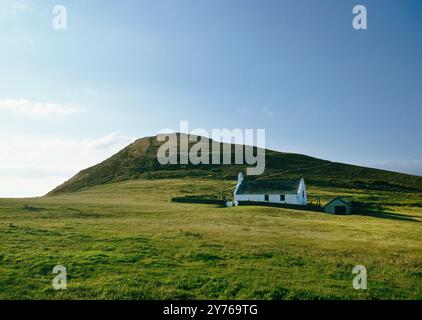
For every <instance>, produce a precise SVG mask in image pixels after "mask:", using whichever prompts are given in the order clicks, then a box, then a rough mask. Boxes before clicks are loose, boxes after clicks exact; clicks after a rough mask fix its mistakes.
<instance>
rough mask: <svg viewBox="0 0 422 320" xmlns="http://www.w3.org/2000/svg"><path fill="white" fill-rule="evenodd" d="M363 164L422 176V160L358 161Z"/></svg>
mask: <svg viewBox="0 0 422 320" xmlns="http://www.w3.org/2000/svg"><path fill="white" fill-rule="evenodd" d="M356 164H358V165H361V166H365V167H371V168H378V169H383V170H389V171H396V172H403V173H409V174H414V175H418V176H422V160H409V159H403V160H385V161H361V162H358V163H356Z"/></svg>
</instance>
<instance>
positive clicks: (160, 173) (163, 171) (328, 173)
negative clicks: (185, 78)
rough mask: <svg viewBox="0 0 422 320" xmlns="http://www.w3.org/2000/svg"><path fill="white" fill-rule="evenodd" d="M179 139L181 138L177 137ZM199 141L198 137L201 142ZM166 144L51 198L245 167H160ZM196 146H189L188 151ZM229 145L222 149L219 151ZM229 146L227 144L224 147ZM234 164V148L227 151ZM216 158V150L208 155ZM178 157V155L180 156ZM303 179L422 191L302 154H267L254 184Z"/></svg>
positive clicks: (146, 146)
mask: <svg viewBox="0 0 422 320" xmlns="http://www.w3.org/2000/svg"><path fill="white" fill-rule="evenodd" d="M179 138H180V136H179ZM198 138H199V137H198ZM161 144H162V142H159V141H157V137H156V136H154V137H145V138H142V139H139V140H137V141H135V142H134V143H132V144H130V145H129V146H127V147H126V148H124V149H123V150H121V151H120V152H118V153H117V154H115V155H113V156H112V157H110V158H109V159H107V160H105V161H103V162H102V163H100V164H98V165H95V166H93V167H91V168H88V169H85V170H83V171H81V172H80V173H78V174H77V175H76V176H74V177H73V178H71V179H70V180H68V181H67V182H65V183H64V184H62V185H60V186H58V187H57V188H55V189H54V190H52V191H51V192H50V193H49V194H48V195H58V194H61V193H65V192H74V191H78V190H82V189H85V188H88V187H93V186H96V185H102V184H106V183H112V182H121V181H128V180H134V179H146V180H149V179H169V178H185V177H200V178H212V179H223V180H233V181H235V179H236V177H237V174H238V173H239V172H240V171H244V170H245V169H246V165H223V164H221V165H192V164H188V165H165V166H163V165H161V164H160V163H159V162H158V161H157V151H158V149H159V147H160V146H161ZM194 144H195V143H190V145H189V150H190V148H191V147H192V146H193V145H194ZM224 145H225V144H222V143H221V144H220V148H221V151H222V150H223V147H224ZM226 146H227V145H226ZM229 147H230V149H231V153H232V159H234V149H235V145H234V144H232V145H230V146H229ZM210 153H211V154H212V150H210ZM178 156H179V154H178ZM301 177H305V179H306V182H307V184H308V185H310V186H316V187H336V188H354V189H370V190H380V191H403V192H421V191H422V177H419V176H413V175H408V174H402V173H396V172H390V171H384V170H378V169H372V168H365V167H360V166H354V165H348V164H342V163H336V162H331V161H327V160H322V159H317V158H313V157H309V156H305V155H301V154H292V153H283V152H277V151H273V150H266V169H265V172H264V174H263V175H261V176H258V177H255V179H263V180H277V179H280V178H281V179H283V180H286V179H288V180H292V179H299V178H301Z"/></svg>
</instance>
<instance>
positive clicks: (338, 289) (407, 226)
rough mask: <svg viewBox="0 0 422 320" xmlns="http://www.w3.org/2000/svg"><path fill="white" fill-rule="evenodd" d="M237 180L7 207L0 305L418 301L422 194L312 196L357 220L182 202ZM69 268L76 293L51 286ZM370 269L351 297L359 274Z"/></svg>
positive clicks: (111, 189)
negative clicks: (359, 206) (344, 206)
mask: <svg viewBox="0 0 422 320" xmlns="http://www.w3.org/2000/svg"><path fill="white" fill-rule="evenodd" d="M232 185H233V181H222V180H211V179H209V180H207V179H189V178H184V179H173V180H170V179H168V180H158V181H155V180H133V181H128V182H119V183H113V184H105V185H101V186H97V187H93V188H90V189H86V190H84V191H79V192H75V193H66V194H61V195H58V196H54V197H45V198H37V199H1V200H0V299H202V298H211V299H421V298H422V287H421V276H422V273H421V270H422V239H421V234H422V233H421V231H422V229H421V222H422V206H421V205H422V196H421V194H420V193H412V192H408V193H406V192H388V191H379V190H378V191H376V190H372V191H371V190H369V191H368V190H367V191H362V190H358V189H350V188H349V189H339V188H324V187H312V186H310V188H309V193H310V195H311V200H313V201H316V199H317V198H318V197H319V198H321V199H322V201H326V200H328V199H330V198H332V197H333V196H335V195H344V196H347V197H348V198H349V199H351V200H354V201H365V202H368V203H374V204H378V205H380V206H381V207H382V210H381V211H380V212H378V213H367V212H361V213H360V214H358V215H353V216H331V215H326V214H323V213H315V212H305V211H295V210H287V209H280V208H267V207H238V208H221V207H218V206H216V205H202V204H184V203H174V202H171V201H170V199H171V198H172V197H175V196H176V197H177V196H185V195H192V196H194V195H198V194H199V195H203V194H212V193H215V194H219V193H222V192H224V190H227V188H228V187H230V186H232ZM56 265H64V266H66V268H67V272H68V289H67V290H63V291H55V290H53V288H52V284H51V283H52V279H53V278H54V276H55V275H54V274H53V273H52V270H53V267H54V266H56ZM355 265H364V266H366V268H367V270H368V290H366V291H361V290H354V289H353V287H352V279H353V277H354V275H353V274H352V269H353V267H354V266H355Z"/></svg>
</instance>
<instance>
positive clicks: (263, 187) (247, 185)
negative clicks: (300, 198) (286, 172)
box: [236, 179, 300, 195]
mask: <svg viewBox="0 0 422 320" xmlns="http://www.w3.org/2000/svg"><path fill="white" fill-rule="evenodd" d="M299 185H300V181H282V182H279V181H277V182H272V181H256V180H248V179H245V180H243V181H242V184H241V185H240V186H239V188H238V189H237V192H236V194H265V195H274V194H277V195H278V194H297V192H298V190H299Z"/></svg>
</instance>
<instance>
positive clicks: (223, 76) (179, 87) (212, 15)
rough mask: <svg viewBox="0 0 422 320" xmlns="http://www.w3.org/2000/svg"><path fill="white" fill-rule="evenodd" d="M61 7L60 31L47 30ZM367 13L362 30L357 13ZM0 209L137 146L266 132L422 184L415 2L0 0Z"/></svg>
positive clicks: (283, 142) (277, 143)
mask: <svg viewBox="0 0 422 320" xmlns="http://www.w3.org/2000/svg"><path fill="white" fill-rule="evenodd" d="M57 4H62V5H65V6H66V8H67V15H68V29H67V30H65V31H63V30H62V31H58V30H54V29H53V28H52V20H53V17H54V15H53V14H52V9H53V7H54V6H55V5H57ZM357 4H363V5H365V6H366V7H367V9H368V30H361V31H356V30H354V29H353V27H352V20H353V17H354V16H353V13H352V9H353V7H354V6H355V5H357ZM0 10H1V11H0V41H1V50H0V70H1V73H0V136H1V138H0V147H1V148H2V151H1V152H0V155H1V156H0V196H33V195H41V194H43V193H45V192H47V191H48V190H49V189H50V188H52V187H54V186H55V185H56V184H59V183H61V182H63V181H64V180H66V179H67V178H69V177H70V176H72V175H73V174H74V173H76V172H77V171H79V170H80V169H82V168H84V167H87V166H89V165H92V164H95V163H96V162H98V161H101V160H103V159H105V158H106V157H108V156H109V155H111V154H112V153H114V152H115V151H117V150H118V149H119V148H121V147H123V146H124V145H126V144H127V143H129V142H131V141H132V140H133V139H134V138H137V137H143V136H146V135H153V134H156V133H157V132H158V131H159V130H160V129H163V128H174V129H177V128H178V127H179V121H180V120H188V121H189V122H190V126H191V128H192V129H194V128H204V129H207V130H211V129H212V128H264V129H266V140H267V147H269V148H272V149H277V150H281V151H290V152H299V153H304V154H308V155H312V156H317V157H320V158H324V159H329V160H333V161H340V162H347V163H354V164H360V165H367V166H373V167H380V168H386V169H389V170H396V171H403V172H409V173H413V174H419V175H422V148H421V147H420V141H421V138H422V129H421V125H420V123H421V118H422V108H421V107H422V106H421V101H422V79H421V75H422V59H421V58H420V57H422V37H421V34H420V33H421V30H422V2H421V1H418V0H378V1H375V0H372V1H371V0H368V1H363V0H362V1H357V0H356V1H349V0H342V1H338V0H337V1H336V0H320V1H316V0H288V1H281V0H274V1H270V0H264V1H256V0H232V1H223V0H212V1H211V0H201V1H194V0H166V1H162V0H154V1H139V0H137V1H129V0H122V1H112V0H101V1H97V0H89V1H87V0H74V1H69V0H61V1H60V3H58V2H57V1H49V0H44V1H33V0H27V1H26V0H0Z"/></svg>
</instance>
